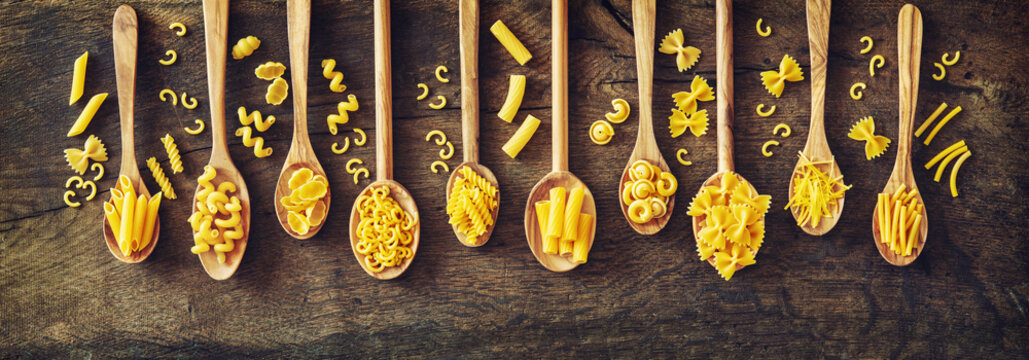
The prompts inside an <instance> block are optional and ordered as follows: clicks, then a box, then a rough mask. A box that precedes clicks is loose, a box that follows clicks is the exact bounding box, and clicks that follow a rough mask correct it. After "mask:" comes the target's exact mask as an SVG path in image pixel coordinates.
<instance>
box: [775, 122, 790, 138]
mask: <svg viewBox="0 0 1029 360" xmlns="http://www.w3.org/2000/svg"><path fill="white" fill-rule="evenodd" d="M779 130H783V132H782V135H781V136H782V137H784V138H786V137H790V134H792V133H793V129H790V126H789V125H786V123H779V125H776V126H775V129H772V135H779Z"/></svg>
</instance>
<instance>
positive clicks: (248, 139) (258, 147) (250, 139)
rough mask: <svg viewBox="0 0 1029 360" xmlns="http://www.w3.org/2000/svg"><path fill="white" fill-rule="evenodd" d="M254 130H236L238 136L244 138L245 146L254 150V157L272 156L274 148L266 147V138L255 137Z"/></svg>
mask: <svg viewBox="0 0 1029 360" xmlns="http://www.w3.org/2000/svg"><path fill="white" fill-rule="evenodd" d="M253 134H254V130H253V129H251V128H250V127H249V126H244V127H241V128H239V129H236V136H239V137H242V138H243V145H244V146H246V147H253V148H254V156H256V157H258V158H263V157H268V156H271V154H272V148H270V147H269V148H265V147H264V138H263V137H260V136H256V137H255V136H253Z"/></svg>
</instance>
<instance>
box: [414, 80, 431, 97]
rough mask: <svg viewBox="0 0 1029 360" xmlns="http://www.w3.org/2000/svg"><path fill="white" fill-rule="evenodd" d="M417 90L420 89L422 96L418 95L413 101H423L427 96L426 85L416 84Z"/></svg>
mask: <svg viewBox="0 0 1029 360" xmlns="http://www.w3.org/2000/svg"><path fill="white" fill-rule="evenodd" d="M418 88H419V89H422V94H421V95H418V97H417V98H415V100H423V99H425V97H426V96H429V86H428V85H425V84H424V83H418Z"/></svg>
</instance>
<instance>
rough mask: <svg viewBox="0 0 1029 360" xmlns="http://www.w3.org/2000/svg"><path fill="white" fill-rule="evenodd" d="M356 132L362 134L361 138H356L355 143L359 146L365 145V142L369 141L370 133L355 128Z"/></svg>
mask: <svg viewBox="0 0 1029 360" xmlns="http://www.w3.org/2000/svg"><path fill="white" fill-rule="evenodd" d="M354 133H356V134H358V135H361V139H360V140H354V144H355V145H357V146H364V143H366V142H368V134H365V133H364V130H361V129H358V128H354Z"/></svg>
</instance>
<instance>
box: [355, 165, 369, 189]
mask: <svg viewBox="0 0 1029 360" xmlns="http://www.w3.org/2000/svg"><path fill="white" fill-rule="evenodd" d="M361 174H364V178H365V179H367V178H368V169H365V168H360V169H357V171H354V185H357V183H358V182H359V180H358V178H360V177H361Z"/></svg>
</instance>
